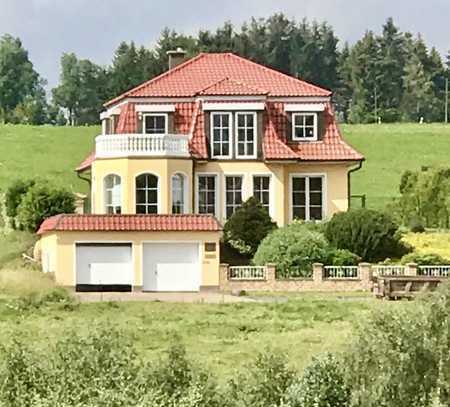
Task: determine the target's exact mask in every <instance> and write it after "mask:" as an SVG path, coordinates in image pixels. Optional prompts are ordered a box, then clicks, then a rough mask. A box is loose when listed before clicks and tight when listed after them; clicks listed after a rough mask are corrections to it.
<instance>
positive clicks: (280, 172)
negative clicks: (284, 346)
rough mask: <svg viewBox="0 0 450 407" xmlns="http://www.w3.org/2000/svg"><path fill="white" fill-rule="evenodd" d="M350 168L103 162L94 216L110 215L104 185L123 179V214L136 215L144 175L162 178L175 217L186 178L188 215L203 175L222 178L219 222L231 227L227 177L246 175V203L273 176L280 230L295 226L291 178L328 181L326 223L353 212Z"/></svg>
mask: <svg viewBox="0 0 450 407" xmlns="http://www.w3.org/2000/svg"><path fill="white" fill-rule="evenodd" d="M350 165H351V164H349V163H323V164H309V163H292V164H288V163H276V164H267V163H264V162H260V161H225V160H224V161H211V162H205V163H195V164H194V163H193V161H192V160H190V159H157V158H154V159H148V158H147V159H138V158H129V159H127V158H121V159H103V160H96V161H95V162H94V163H93V167H92V195H93V196H92V202H93V205H92V208H93V213H105V203H104V184H103V180H104V178H105V177H106V176H107V175H108V174H117V175H120V176H121V178H122V213H125V214H126V213H135V178H136V176H137V175H140V174H142V173H144V172H149V173H152V174H155V175H158V176H159V189H160V192H159V200H158V201H159V213H163V214H167V213H171V202H172V197H171V193H172V187H171V179H172V175H174V174H175V173H177V172H180V173H182V174H184V175H185V176H186V181H187V186H188V193H187V197H186V199H187V213H193V212H195V211H196V208H195V206H196V203H195V201H194V197H195V196H194V194H195V191H196V176H197V175H198V174H216V175H217V177H218V216H217V217H218V219H219V221H221V222H224V221H225V204H224V201H225V197H224V189H225V175H232V174H236V175H243V177H244V188H243V198H244V200H246V199H248V198H249V197H251V196H252V194H253V175H257V174H261V175H263V174H264V175H270V176H271V180H272V182H271V193H270V196H271V205H270V214H271V216H272V218H273V219H274V220H275V221H276V222H277V224H278V225H279V226H283V225H286V224H287V223H289V222H290V221H291V220H292V214H291V208H290V206H291V194H290V190H291V176H292V174H304V175H324V176H325V180H326V181H325V190H324V192H325V196H326V200H325V208H324V211H325V217H326V218H329V217H331V216H332V215H333V214H334V213H336V212H339V211H346V210H347V209H348V189H347V188H348V185H347V173H348V170H349V167H350Z"/></svg>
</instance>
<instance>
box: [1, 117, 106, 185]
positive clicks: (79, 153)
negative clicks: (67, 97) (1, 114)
mask: <svg viewBox="0 0 450 407" xmlns="http://www.w3.org/2000/svg"><path fill="white" fill-rule="evenodd" d="M98 134H100V128H99V127H53V126H12V125H0V191H1V190H4V189H5V188H6V187H7V186H8V185H9V183H10V182H11V181H12V180H13V179H16V178H30V177H35V176H42V177H46V178H48V179H50V180H51V181H52V182H55V183H57V184H58V185H64V186H65V187H67V188H69V189H71V190H73V191H76V192H78V191H80V192H82V191H85V192H86V190H87V183H86V182H85V181H82V180H80V179H79V178H77V175H76V173H75V172H74V169H75V168H76V167H77V165H78V164H79V163H80V162H81V161H82V160H83V159H84V158H85V157H86V156H87V154H88V153H89V152H90V151H92V149H93V146H94V143H93V139H94V137H95V136H96V135H98Z"/></svg>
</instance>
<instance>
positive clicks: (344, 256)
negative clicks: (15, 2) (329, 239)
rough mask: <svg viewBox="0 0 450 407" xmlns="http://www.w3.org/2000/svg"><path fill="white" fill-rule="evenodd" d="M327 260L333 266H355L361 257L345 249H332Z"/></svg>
mask: <svg viewBox="0 0 450 407" xmlns="http://www.w3.org/2000/svg"><path fill="white" fill-rule="evenodd" d="M329 261H330V263H331V265H333V266H356V265H357V264H358V263H359V262H360V261H361V257H359V256H357V255H356V254H354V253H352V252H351V251H349V250H346V249H332V250H331V252H330V258H329Z"/></svg>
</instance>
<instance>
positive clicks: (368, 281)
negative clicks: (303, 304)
mask: <svg viewBox="0 0 450 407" xmlns="http://www.w3.org/2000/svg"><path fill="white" fill-rule="evenodd" d="M265 274H266V275H265V279H264V280H230V279H229V278H228V277H229V265H228V264H221V265H220V289H221V290H222V291H225V292H238V291H244V290H245V291H285V292H288V291H291V292H293V291H370V290H371V289H372V286H373V282H372V271H371V265H370V264H368V263H361V264H360V265H359V270H358V278H325V277H324V266H323V264H320V263H316V264H314V265H313V275H312V278H295V279H294V278H292V279H279V278H278V279H277V278H276V266H275V265H274V264H267V265H266V273H265Z"/></svg>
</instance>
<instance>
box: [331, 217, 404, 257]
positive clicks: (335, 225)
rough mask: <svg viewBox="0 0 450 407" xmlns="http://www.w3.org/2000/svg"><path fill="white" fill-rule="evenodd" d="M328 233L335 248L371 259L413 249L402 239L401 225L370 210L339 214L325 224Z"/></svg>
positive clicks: (395, 254) (391, 255)
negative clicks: (399, 227) (399, 228)
mask: <svg viewBox="0 0 450 407" xmlns="http://www.w3.org/2000/svg"><path fill="white" fill-rule="evenodd" d="M325 236H326V237H327V239H328V241H329V242H330V243H331V244H332V245H333V246H334V247H336V248H338V249H347V250H350V251H351V252H352V253H355V254H357V255H358V256H360V257H361V258H362V259H363V260H364V261H368V262H377V261H380V260H383V259H385V258H386V257H392V258H399V257H401V256H403V255H404V254H406V253H407V252H408V251H409V250H410V249H409V248H408V247H407V246H406V245H405V244H404V243H403V242H402V241H401V233H399V230H398V226H397V224H396V223H395V222H394V221H393V220H392V219H391V218H390V217H389V216H388V215H386V214H384V213H381V212H378V211H375V210H370V209H356V210H352V211H349V212H341V213H338V214H335V215H334V216H333V218H332V219H331V220H330V221H329V222H328V223H327V225H326V227H325Z"/></svg>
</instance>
